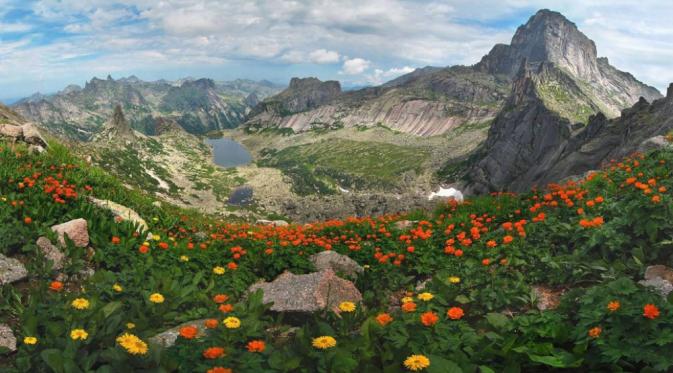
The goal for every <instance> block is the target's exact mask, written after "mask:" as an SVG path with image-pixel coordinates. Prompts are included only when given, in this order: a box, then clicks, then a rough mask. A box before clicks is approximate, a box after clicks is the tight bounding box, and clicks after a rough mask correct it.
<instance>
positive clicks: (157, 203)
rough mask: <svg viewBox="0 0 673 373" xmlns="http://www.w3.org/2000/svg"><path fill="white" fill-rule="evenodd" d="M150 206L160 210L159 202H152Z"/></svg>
mask: <svg viewBox="0 0 673 373" xmlns="http://www.w3.org/2000/svg"><path fill="white" fill-rule="evenodd" d="M152 206H154V207H158V208H161V202H159V201H154V202H152Z"/></svg>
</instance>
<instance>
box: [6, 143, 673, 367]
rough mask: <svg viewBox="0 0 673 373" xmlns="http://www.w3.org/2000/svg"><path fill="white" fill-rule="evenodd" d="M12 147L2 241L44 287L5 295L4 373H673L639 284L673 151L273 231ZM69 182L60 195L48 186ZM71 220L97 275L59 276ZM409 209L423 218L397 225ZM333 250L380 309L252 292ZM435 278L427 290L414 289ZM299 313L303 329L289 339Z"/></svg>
mask: <svg viewBox="0 0 673 373" xmlns="http://www.w3.org/2000/svg"><path fill="white" fill-rule="evenodd" d="M0 148H2V150H0V160H1V161H0V205H1V206H2V208H0V237H2V238H3V239H2V240H0V252H1V253H3V254H5V255H8V256H11V257H18V258H20V259H21V260H22V261H23V262H25V263H26V266H27V267H28V269H29V272H30V277H29V279H28V281H26V282H23V283H20V284H18V285H4V286H3V287H2V289H1V292H2V295H3V296H2V297H1V298H0V310H2V311H3V312H2V313H1V315H2V316H0V322H6V323H8V324H9V325H10V326H11V327H12V328H13V330H14V332H15V334H16V335H17V339H18V340H19V350H18V352H16V353H14V354H9V355H4V358H3V360H2V361H1V362H0V370H2V371H7V372H14V371H20V372H40V371H55V372H84V371H87V372H132V371H138V372H140V371H145V372H161V371H163V372H166V371H179V372H226V371H228V370H226V369H225V368H231V369H232V370H233V371H235V372H403V371H409V370H414V371H416V370H423V371H427V372H519V371H528V372H529V371H550V370H554V369H567V370H570V371H577V372H586V371H666V370H668V369H671V367H673V357H672V356H671V355H670V353H668V352H669V351H670V350H671V348H673V332H671V330H673V305H672V304H671V303H670V302H669V300H667V299H665V298H662V297H661V296H660V295H658V294H656V293H655V292H654V291H653V290H652V289H650V288H645V287H642V286H640V285H638V284H637V281H638V280H640V279H641V278H642V276H643V272H644V269H645V267H646V266H647V265H649V264H666V265H669V266H670V265H671V264H672V262H671V257H672V255H671V254H673V241H672V240H671V237H672V236H673V226H671V223H670V222H671V221H672V220H673V202H672V201H673V197H672V196H671V194H670V190H672V189H671V188H673V175H672V174H671V172H672V168H671V167H670V165H671V163H672V162H673V153H671V152H660V153H653V154H649V155H648V156H647V157H641V156H636V157H633V158H631V159H627V160H624V161H622V162H619V163H614V164H612V165H609V166H608V168H607V169H606V170H605V171H604V172H597V173H594V174H592V175H590V176H589V177H588V178H587V179H586V180H583V181H580V182H577V183H568V184H565V185H557V186H553V187H552V188H551V189H550V190H544V191H542V190H540V191H533V192H530V193H527V194H522V195H511V194H500V195H493V196H485V197H481V198H476V199H473V200H470V201H468V202H466V203H464V204H460V205H458V204H455V203H450V204H446V205H443V206H442V207H441V208H440V209H438V210H437V211H436V212H434V213H432V214H427V215H422V214H415V215H414V216H407V217H403V216H383V217H363V218H351V219H346V220H344V221H328V222H322V223H316V224H312V225H306V226H290V227H277V228H273V227H261V226H260V227H251V226H249V225H245V224H242V225H241V224H238V225H237V224H228V223H226V222H222V221H215V220H212V219H210V218H208V217H207V216H200V215H198V214H196V213H194V212H190V211H187V210H179V209H177V208H174V207H171V206H168V205H166V206H164V207H162V208H158V207H155V206H153V205H152V204H151V202H152V199H150V198H148V197H146V196H144V195H142V194H141V193H138V192H131V191H128V190H126V189H125V188H123V187H122V186H121V185H120V184H119V182H117V181H116V180H115V179H114V178H113V177H111V176H109V175H108V174H106V173H105V172H103V171H102V170H100V169H94V168H91V167H88V166H86V165H85V164H83V163H82V162H79V161H78V160H77V159H74V158H73V157H71V156H70V155H69V154H68V152H67V150H66V149H64V148H62V147H59V146H57V145H55V146H52V147H51V149H50V150H49V151H48V152H47V153H45V154H42V155H31V154H27V153H26V152H25V150H24V149H22V148H21V147H17V148H11V147H9V146H8V145H7V144H0ZM338 149H339V148H338V147H335V148H333V149H332V150H333V151H337V150H338ZM355 149H357V148H355ZM352 151H355V150H352ZM364 151H365V149H361V150H360V152H364ZM305 154H316V153H309V152H306V153H305ZM393 154H395V153H393ZM315 156H320V157H325V155H324V154H319V153H318V154H317V155H315ZM372 158H374V156H372ZM321 159H322V158H321ZM328 159H329V158H328ZM331 162H332V163H327V164H331V165H339V164H340V163H339V162H338V161H337V160H334V161H331ZM383 164H385V165H386V166H385V167H388V166H396V163H395V162H390V163H385V162H384V163H383ZM410 166H411V165H410ZM370 170H373V167H372V168H370ZM386 172H387V171H386V170H379V171H376V174H377V175H381V176H379V177H382V178H385V175H386ZM55 183H57V184H58V185H59V188H57V189H54V190H51V189H49V188H47V189H45V187H48V186H50V185H54V184H55ZM66 190H68V191H67V192H66ZM55 193H56V195H54V194H55ZM87 195H94V196H96V197H98V198H108V199H112V200H114V201H116V202H119V203H122V204H124V205H126V206H128V207H131V208H133V209H135V210H136V211H137V212H139V213H140V214H141V215H142V216H143V217H144V218H145V220H147V221H148V223H149V225H150V227H149V228H150V230H151V232H152V233H153V236H152V237H151V239H147V237H146V232H143V233H142V234H138V233H136V231H135V227H133V226H131V225H130V224H128V223H116V222H115V220H114V219H113V217H112V216H110V215H109V214H108V213H106V212H105V211H101V210H97V209H95V208H94V207H93V206H91V205H90V204H88V203H87V201H86V198H85V197H86V196H87ZM61 200H62V202H60V201H61ZM27 218H30V219H27ZM74 218H85V219H86V220H87V221H88V224H89V234H90V236H91V244H90V246H91V247H92V248H93V249H94V251H95V253H94V254H93V255H92V256H90V257H89V256H87V252H86V250H83V249H78V248H74V247H72V246H69V247H68V248H67V249H66V253H67V256H68V258H69V259H70V260H69V262H68V264H67V265H66V266H65V269H64V271H63V272H65V273H66V274H75V273H77V272H78V271H80V270H81V269H82V268H84V267H85V266H92V267H94V268H95V270H96V274H95V275H94V276H93V277H91V278H90V279H88V280H77V279H75V280H72V281H64V283H55V282H54V279H55V276H56V273H55V272H53V271H51V270H48V266H47V264H48V263H46V262H45V261H44V260H43V258H42V257H41V256H40V255H39V254H38V251H37V249H36V246H35V240H36V239H37V238H38V237H39V236H41V235H47V236H49V237H50V238H51V239H52V240H53V239H54V237H53V234H52V233H50V231H49V227H50V226H51V225H53V224H57V223H61V222H65V221H68V220H70V219H74ZM403 219H413V220H415V223H412V224H411V226H409V227H408V228H404V229H398V228H397V226H396V224H395V223H396V222H397V221H399V220H403ZM323 250H334V251H336V252H339V253H342V254H345V255H348V256H350V257H351V258H353V259H354V260H356V261H357V262H358V263H360V264H361V265H363V266H364V267H365V271H364V273H363V274H362V275H360V277H359V278H358V279H357V281H356V282H355V284H356V286H357V287H358V289H359V290H360V291H361V292H362V294H363V302H362V303H360V304H357V305H356V307H355V311H354V312H346V311H344V312H342V314H341V316H340V317H339V316H336V315H335V314H334V313H332V312H328V311H325V312H319V313H315V314H312V315H309V316H306V317H302V318H293V317H291V316H284V315H279V314H275V313H271V312H269V311H268V306H263V305H261V304H260V297H259V293H257V294H254V295H250V296H247V297H246V296H244V295H245V290H246V289H247V287H248V286H249V285H250V284H251V283H253V282H255V281H257V280H258V279H260V278H264V279H267V280H270V279H273V278H275V277H276V276H277V275H278V274H280V273H281V272H283V271H285V270H290V271H292V272H294V273H307V272H310V271H312V270H313V268H312V266H311V264H310V262H309V260H308V256H309V255H310V254H313V253H316V252H320V251H323ZM425 280H427V281H425ZM420 281H425V288H424V289H423V290H416V286H417V284H418V283H419V282H420ZM60 286H62V287H60ZM534 286H544V287H546V288H547V289H549V290H548V292H556V291H559V290H563V291H564V292H565V295H564V296H562V297H561V299H560V304H559V305H558V307H557V308H554V309H548V310H546V311H540V310H538V308H537V307H536V304H537V303H538V300H539V299H538V295H536V294H539V293H536V292H535V291H534V290H533V288H534ZM157 294H160V295H161V296H158V295H157ZM344 309H348V307H344ZM231 317H233V318H234V319H232V318H231ZM203 318H209V319H213V320H215V321H213V322H212V324H210V323H208V325H209V326H210V328H206V327H205V326H204V324H201V323H199V324H198V325H197V327H198V329H199V330H201V331H205V334H204V335H202V336H199V337H197V338H190V336H191V333H189V332H190V331H189V330H184V333H183V336H182V337H178V340H177V343H176V345H175V346H173V347H171V348H169V349H162V348H161V347H160V346H157V345H154V344H151V343H148V340H149V338H150V337H151V336H153V335H155V334H156V333H157V332H159V331H162V330H165V329H166V328H168V327H171V326H174V325H178V324H180V323H182V322H186V321H191V320H197V319H203ZM227 318H228V319H227ZM224 319H226V320H227V322H226V323H223V320H224ZM237 320H238V321H240V325H238V323H237V322H236V321H237ZM237 325H238V326H237ZM291 325H295V326H298V327H299V328H298V329H296V330H294V332H292V333H286V331H287V330H288V328H289V327H290V326H291ZM82 331H84V332H85V333H86V338H84V339H82V338H81V337H82V336H83V333H82ZM281 334H283V335H284V336H282V337H281V336H279V335H281ZM120 336H124V337H123V338H121V339H120V338H119V337H120ZM321 336H327V337H331V338H334V340H333V341H334V342H335V345H333V344H332V343H320V342H321V341H322V342H325V341H327V342H331V340H330V339H329V338H326V339H325V338H323V339H320V340H316V338H318V337H321ZM26 337H28V338H26ZM33 338H34V339H33ZM78 338H79V339H78ZM253 341H254V343H250V342H253ZM131 342H132V343H131ZM316 346H317V347H316ZM213 347H221V348H223V349H224V352H225V353H224V354H222V355H220V354H218V353H216V352H218V351H219V350H217V349H212V348H213Z"/></svg>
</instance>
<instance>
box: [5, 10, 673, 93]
mask: <svg viewBox="0 0 673 373" xmlns="http://www.w3.org/2000/svg"><path fill="white" fill-rule="evenodd" d="M0 5H1V6H0V14H10V11H11V9H12V8H13V7H21V9H24V10H25V9H32V10H33V11H34V13H35V15H34V17H33V18H27V19H21V20H12V21H9V20H5V21H0V35H2V33H6V32H8V30H14V31H12V32H18V33H22V32H24V33H25V34H26V35H22V38H21V40H22V41H24V40H27V42H24V43H23V44H21V45H17V44H15V42H13V41H8V40H5V39H4V38H0V58H2V63H1V64H0V68H1V69H0V85H3V83H5V82H8V81H15V80H17V79H24V80H25V81H29V80H31V79H32V80H37V79H43V77H45V78H44V79H51V80H53V81H55V80H56V79H61V80H62V79H65V76H66V75H64V72H67V73H68V74H70V75H72V74H74V73H73V72H74V71H78V72H79V74H84V75H89V74H91V73H92V72H98V71H101V72H102V73H103V74H104V75H106V73H105V71H102V70H103V69H109V70H110V71H112V72H114V71H129V72H133V71H132V70H134V69H135V70H141V71H159V72H160V71H162V69H164V70H165V69H169V68H171V67H173V66H180V67H184V71H185V75H189V74H192V72H191V71H192V70H190V69H191V68H194V69H196V68H197V67H200V66H203V65H212V66H217V64H221V63H222V61H243V62H238V63H239V64H240V65H241V66H242V67H241V70H243V69H244V68H245V67H246V66H247V65H250V64H253V63H257V62H260V63H261V64H270V65H269V66H279V65H280V66H281V67H280V68H278V69H276V70H273V71H280V72H278V73H277V74H279V75H281V74H297V70H291V69H292V68H293V67H292V66H290V65H292V64H307V65H321V66H308V68H313V67H315V68H316V69H318V70H315V71H318V72H320V73H321V74H326V76H321V77H322V78H326V79H330V78H335V77H338V76H339V73H341V77H343V78H346V79H359V80H363V81H368V82H370V83H372V84H378V83H380V82H383V81H386V80H389V79H392V78H394V77H395V76H398V75H400V74H403V73H404V72H406V71H407V70H406V68H407V67H408V68H411V67H417V66H425V65H434V66H447V65H453V64H467V65H469V64H473V63H475V62H477V61H478V60H479V59H480V58H481V57H482V56H483V55H484V54H486V53H487V52H488V51H489V50H490V49H491V47H492V46H493V44H495V43H503V42H504V43H509V41H510V39H511V37H512V34H513V32H514V30H515V29H516V27H517V26H518V25H519V24H522V23H524V22H525V21H526V20H527V18H528V17H529V16H530V15H532V14H533V13H534V12H535V10H537V9H539V8H551V9H555V10H559V11H561V12H562V13H563V14H565V15H566V16H567V17H568V18H569V19H570V20H571V21H574V22H575V23H577V25H578V26H579V27H580V29H581V30H582V31H583V32H585V33H586V34H587V35H588V36H589V37H590V38H591V39H593V40H594V41H596V45H597V47H598V51H599V54H600V55H604V56H607V57H609V58H610V61H611V62H612V63H613V64H614V65H615V66H617V67H619V68H621V69H623V70H627V71H629V72H631V73H633V74H634V75H635V76H636V77H637V78H639V79H641V80H644V81H646V82H648V83H650V84H653V85H656V86H657V87H658V88H660V89H663V88H665V86H667V85H668V82H669V81H673V68H671V62H670V61H672V60H673V38H671V36H672V35H673V26H671V23H670V15H671V14H673V2H670V1H661V0H640V1H639V2H637V3H634V2H633V1H631V0H612V1H609V2H608V1H602V0H594V1H588V0H451V1H447V0H428V1H413V0H369V1H361V0H339V1H337V0H256V1H249V0H227V1H221V0H162V1H156V0H77V1H74V0H73V1H63V0H35V2H26V1H24V0H10V1H7V0H0ZM3 22H4V23H3ZM32 22H35V23H34V24H33V23H32ZM42 25H51V26H53V25H58V26H59V27H60V29H63V30H66V31H67V32H69V33H70V34H69V35H67V36H65V37H62V36H57V37H55V38H54V39H53V40H52V41H49V42H48V43H47V44H46V45H45V43H44V41H45V40H44V39H45V38H44V37H43V38H42V40H39V41H40V42H39V43H37V42H36V43H32V42H31V40H38V39H40V36H39V35H40V34H41V33H42V32H44V33H48V32H50V31H51V29H49V28H47V29H46V30H44V31H43V30H41V29H40V27H41V26H42ZM2 36H3V37H4V35H2ZM78 55H82V56H89V57H87V58H83V59H82V60H83V61H79V60H78V59H77V58H75V59H73V58H70V59H65V58H61V57H60V56H78ZM160 55H161V56H162V57H161V58H160ZM346 56H358V57H357V58H353V57H351V58H349V57H346ZM132 58H133V59H132ZM159 61H160V62H159ZM339 62H343V64H341V65H339ZM235 63H236V62H235ZM330 64H334V66H330ZM282 65H288V66H282ZM400 66H403V67H400ZM302 68H303V66H302ZM267 71H272V69H271V68H269V69H268V70H267ZM302 71H303V70H302ZM307 71H309V70H307ZM300 72H301V71H300ZM398 72H399V74H398ZM311 73H312V74H315V73H314V72H311ZM157 74H158V73H157ZM70 75H68V76H70ZM259 78H268V76H260V77H259ZM287 78H289V76H287V77H285V76H283V77H282V78H281V79H287ZM41 82H42V80H40V84H42V83H41ZM26 85H27V83H26V84H24V86H26Z"/></svg>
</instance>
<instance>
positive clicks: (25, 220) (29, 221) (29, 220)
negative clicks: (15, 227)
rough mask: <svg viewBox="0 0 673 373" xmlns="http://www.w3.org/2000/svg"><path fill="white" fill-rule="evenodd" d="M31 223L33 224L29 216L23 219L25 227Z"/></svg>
mask: <svg viewBox="0 0 673 373" xmlns="http://www.w3.org/2000/svg"><path fill="white" fill-rule="evenodd" d="M32 222H33V219H31V218H30V217H29V216H26V217H25V218H23V223H24V224H26V225H28V224H30V223H32Z"/></svg>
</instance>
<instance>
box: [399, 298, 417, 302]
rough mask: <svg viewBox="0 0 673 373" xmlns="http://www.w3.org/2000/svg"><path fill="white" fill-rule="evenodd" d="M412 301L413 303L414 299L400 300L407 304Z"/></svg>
mask: <svg viewBox="0 0 673 373" xmlns="http://www.w3.org/2000/svg"><path fill="white" fill-rule="evenodd" d="M413 301H414V298H412V297H404V298H402V303H409V302H413Z"/></svg>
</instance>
